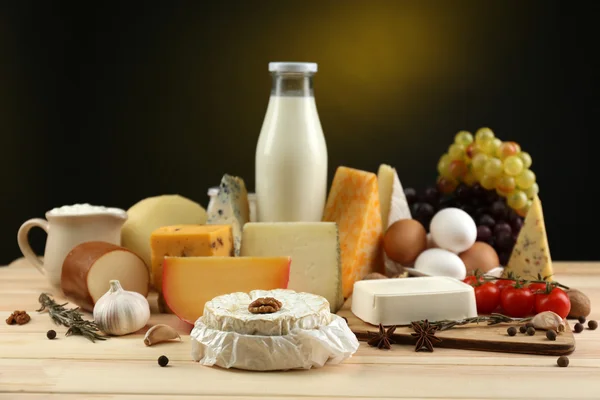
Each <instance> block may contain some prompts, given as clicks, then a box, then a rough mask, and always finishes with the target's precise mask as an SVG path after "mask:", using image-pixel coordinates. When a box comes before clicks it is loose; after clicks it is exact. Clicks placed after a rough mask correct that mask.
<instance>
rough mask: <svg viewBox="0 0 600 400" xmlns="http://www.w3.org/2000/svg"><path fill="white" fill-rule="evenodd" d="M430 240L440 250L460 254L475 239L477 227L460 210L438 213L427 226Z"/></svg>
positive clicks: (445, 210)
mask: <svg viewBox="0 0 600 400" xmlns="http://www.w3.org/2000/svg"><path fill="white" fill-rule="evenodd" d="M429 231H430V232H431V238H432V239H433V241H434V242H435V243H436V244H437V245H438V247H440V248H442V249H446V250H449V251H451V252H453V253H457V254H458V253H462V252H463V251H465V250H468V249H470V248H471V246H473V244H474V243H475V240H476V239H477V225H475V221H473V218H471V216H470V215H469V214H467V213H466V212H464V211H463V210H461V209H460V208H445V209H443V210H440V211H438V212H437V213H436V214H435V215H434V216H433V218H432V219H431V224H430V225H429Z"/></svg>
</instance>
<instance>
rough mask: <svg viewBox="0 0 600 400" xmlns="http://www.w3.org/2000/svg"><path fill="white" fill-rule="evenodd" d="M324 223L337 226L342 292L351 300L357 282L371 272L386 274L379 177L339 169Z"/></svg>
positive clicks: (355, 170) (324, 214) (329, 198)
mask: <svg viewBox="0 0 600 400" xmlns="http://www.w3.org/2000/svg"><path fill="white" fill-rule="evenodd" d="M323 221H325V222H336V223H337V225H338V229H339V234H340V252H341V257H342V291H343V296H344V297H345V298H348V297H349V296H350V295H351V294H352V290H353V285H354V282H356V281H359V280H361V279H362V278H364V277H365V276H366V275H367V274H369V273H371V272H379V273H383V272H384V268H383V260H382V257H381V256H382V240H383V226H382V224H381V210H380V205H379V188H378V184H377V175H375V174H373V173H371V172H365V171H360V170H357V169H352V168H348V167H343V166H342V167H338V169H337V171H336V173H335V176H334V178H333V183H332V185H331V189H330V191H329V196H328V198H327V203H326V205H325V211H324V213H323Z"/></svg>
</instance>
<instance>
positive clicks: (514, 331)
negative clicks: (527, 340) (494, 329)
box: [506, 326, 517, 336]
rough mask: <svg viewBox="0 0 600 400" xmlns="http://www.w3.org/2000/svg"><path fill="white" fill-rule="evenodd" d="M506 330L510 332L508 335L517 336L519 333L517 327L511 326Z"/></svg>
mask: <svg viewBox="0 0 600 400" xmlns="http://www.w3.org/2000/svg"><path fill="white" fill-rule="evenodd" d="M506 332H507V333H508V336H515V335H516V334H517V328H515V327H514V326H511V327H510V328H508V329H507V330H506Z"/></svg>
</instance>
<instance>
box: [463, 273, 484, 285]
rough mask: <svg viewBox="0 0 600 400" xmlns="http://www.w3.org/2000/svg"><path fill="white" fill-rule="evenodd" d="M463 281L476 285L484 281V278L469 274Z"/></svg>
mask: <svg viewBox="0 0 600 400" xmlns="http://www.w3.org/2000/svg"><path fill="white" fill-rule="evenodd" d="M463 282H464V283H467V284H469V285H471V286H476V285H477V284H478V283H482V282H483V278H481V277H479V278H477V277H476V276H475V275H467V277H466V278H465V279H463Z"/></svg>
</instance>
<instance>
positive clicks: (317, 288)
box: [241, 222, 344, 312]
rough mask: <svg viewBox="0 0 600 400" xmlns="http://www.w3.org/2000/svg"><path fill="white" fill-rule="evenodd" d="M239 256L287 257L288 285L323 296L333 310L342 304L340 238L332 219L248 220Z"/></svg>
mask: <svg viewBox="0 0 600 400" xmlns="http://www.w3.org/2000/svg"><path fill="white" fill-rule="evenodd" d="M241 254H242V256H250V257H279V256H284V257H291V258H292V268H291V270H290V281H289V284H288V287H287V288H288V289H291V290H295V291H297V292H307V293H313V294H316V295H319V296H323V297H325V298H326V299H327V301H328V302H329V304H330V306H331V312H337V311H338V310H339V309H340V308H341V307H342V305H343V302H344V298H343V294H342V262H341V255H340V239H339V234H338V227H337V224H336V223H335V222H250V223H248V224H246V225H244V228H243V233H242V251H241Z"/></svg>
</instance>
